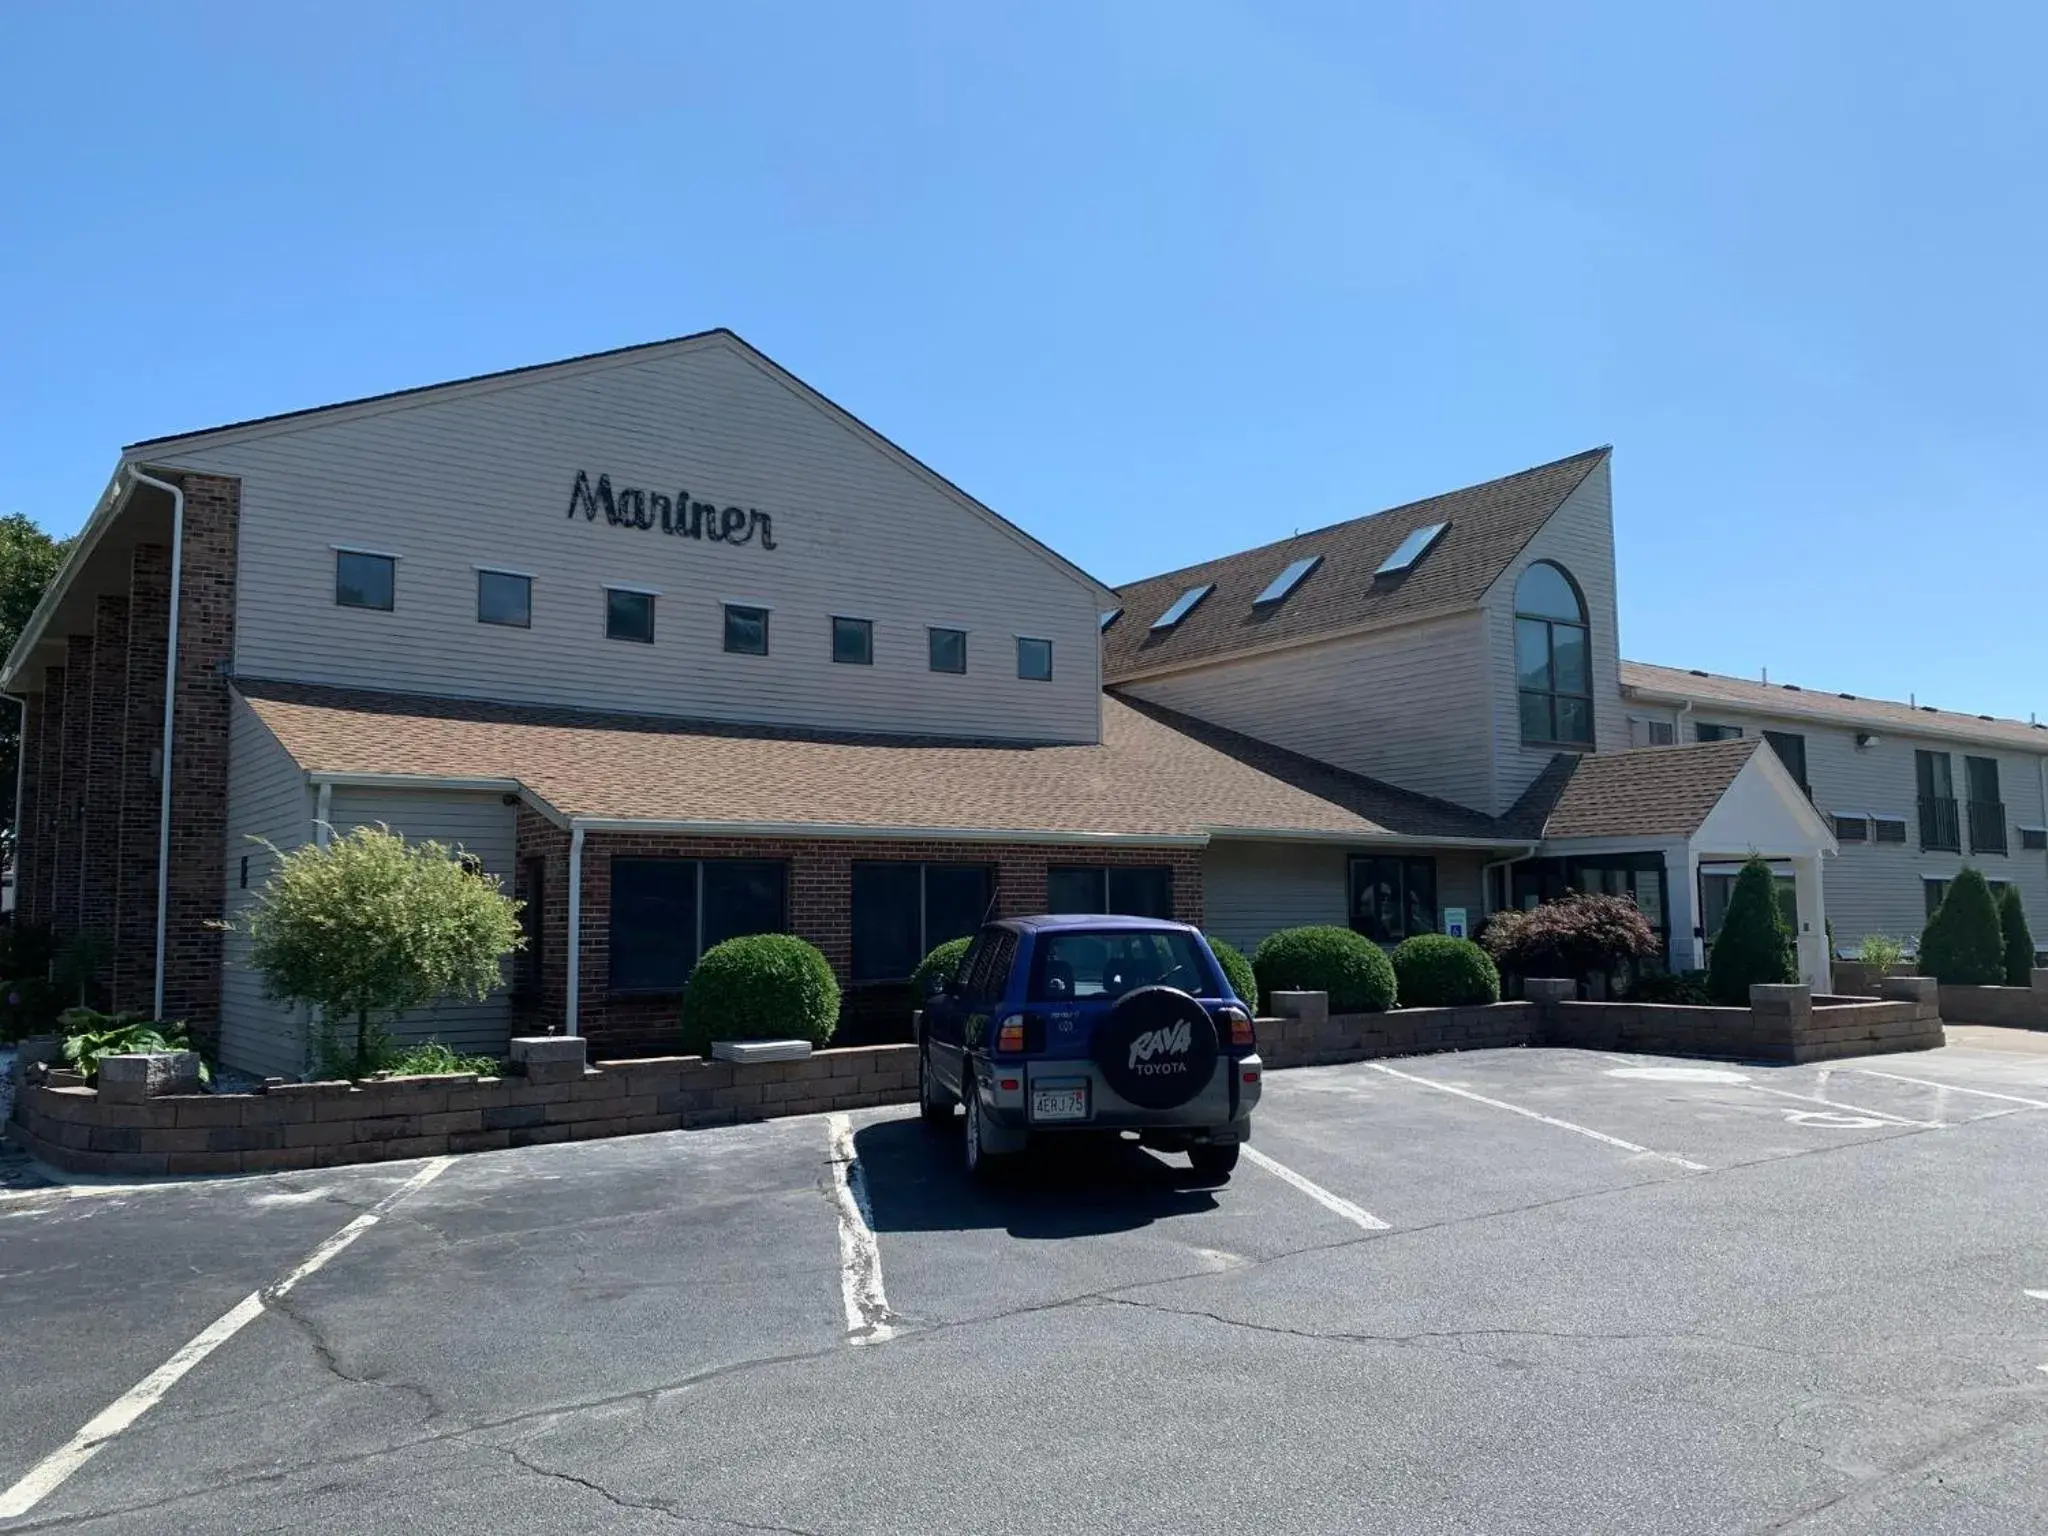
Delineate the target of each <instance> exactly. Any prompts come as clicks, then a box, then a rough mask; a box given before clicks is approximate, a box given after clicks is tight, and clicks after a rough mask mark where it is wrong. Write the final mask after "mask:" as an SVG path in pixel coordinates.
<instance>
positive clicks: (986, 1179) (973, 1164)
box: [960, 1081, 1004, 1184]
mask: <svg viewBox="0 0 2048 1536" xmlns="http://www.w3.org/2000/svg"><path fill="white" fill-rule="evenodd" d="M960 1102H961V1103H962V1104H963V1105H965V1106H966V1109H967V1123H966V1126H965V1128H964V1130H963V1132H962V1134H961V1137H960V1145H961V1149H962V1150H961V1164H962V1166H963V1167H965V1168H966V1170H967V1177H968V1178H970V1179H972V1180H974V1181H975V1182H976V1183H978V1184H989V1183H993V1182H994V1181H995V1178H996V1175H997V1173H998V1171H999V1170H1000V1169H1001V1168H1002V1166H1003V1162H1004V1160H1003V1159H1002V1158H1000V1157H997V1156H995V1155H994V1154H993V1153H990V1152H988V1151H985V1150H984V1149H983V1147H982V1144H981V1128H982V1127H981V1095H980V1094H978V1093H976V1092H975V1091H974V1084H973V1083H972V1082H971V1081H970V1082H968V1083H965V1084H963V1085H962V1092H961V1094H960Z"/></svg>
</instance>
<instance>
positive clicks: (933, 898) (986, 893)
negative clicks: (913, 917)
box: [919, 864, 995, 959]
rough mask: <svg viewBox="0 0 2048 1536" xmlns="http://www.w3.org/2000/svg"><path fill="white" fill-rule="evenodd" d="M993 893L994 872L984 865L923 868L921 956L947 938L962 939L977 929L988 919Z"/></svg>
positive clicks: (948, 865) (927, 866) (935, 865)
mask: <svg viewBox="0 0 2048 1536" xmlns="http://www.w3.org/2000/svg"><path fill="white" fill-rule="evenodd" d="M994 894H995V872H994V871H993V870H991V869H990V868H989V867H988V866H987V865H986V864H927V865H925V867H924V948H925V953H926V954H930V953H931V952H932V951H933V950H934V949H937V948H938V947H939V946H940V945H941V944H943V943H945V942H946V941H947V940H948V939H958V938H964V937H966V936H967V935H968V934H970V933H972V932H974V930H975V929H977V928H979V927H980V926H981V924H982V922H983V921H984V920H985V919H986V918H987V917H988V908H989V901H990V898H991V897H992V896H993V895H994ZM919 958H920V959H922V958H923V956H920V957H919Z"/></svg>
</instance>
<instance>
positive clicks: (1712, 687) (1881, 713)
mask: <svg viewBox="0 0 2048 1536" xmlns="http://www.w3.org/2000/svg"><path fill="white" fill-rule="evenodd" d="M1621 688H1622V692H1623V693H1624V694H1628V695H1634V696H1635V697H1638V698H1648V699H1660V700H1661V699H1679V700H1684V699H1691V700H1693V701H1694V702H1695V703H1696V704H1725V705H1726V706H1728V707H1729V708H1730V709H1740V710H1748V711H1753V712H1754V713H1756V714H1760V715H1778V716H1783V717H1785V718H1787V719H1793V720H1813V721H1817V722H1820V723H1822V724H1827V725H1836V726H1840V727H1843V728H1844V729H1853V728H1857V727H1861V728H1863V729H1866V730H1875V731H1884V730H1894V731H1911V732H1914V733H1916V734H1918V735H1923V736H1951V737H1956V738H1959V739H1961V740H1964V741H1974V742H1983V743H1986V744H1988V745H1996V746H2003V747H2012V748H2017V749H2018V750H2020V751H2022V752H2039V753H2048V725H2032V724H2029V723H2028V722H2027V721H2025V720H2004V719H1999V718H1996V717H1994V716H1991V715H1967V714H1963V713H1961V712H1960V711H1958V710H1951V709H1935V708H1934V707H1933V706H1931V705H1926V704H1921V705H1914V704H1901V703H1898V702H1896V701H1894V700H1890V699H1863V698H1858V697H1857V696H1856V695H1854V694H1850V693H1828V692H1825V691H1823V690H1821V689H1817V688H1802V687H1800V686H1799V685H1798V684H1797V683H1761V682H1751V681H1749V680H1747V679H1745V678H1740V677H1723V676H1720V675H1719V674H1717V673H1713V672H1694V671H1687V670H1685V669H1684V668H1682V667H1659V666H1652V665H1650V664H1649V663H1648V662H1641V661H1624V662H1623V663H1622V664H1621Z"/></svg>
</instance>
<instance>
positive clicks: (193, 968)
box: [164, 475, 241, 1052]
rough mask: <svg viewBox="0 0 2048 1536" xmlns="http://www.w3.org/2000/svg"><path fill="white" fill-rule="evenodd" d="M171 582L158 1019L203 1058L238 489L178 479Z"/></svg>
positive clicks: (212, 990) (213, 1017)
mask: <svg viewBox="0 0 2048 1536" xmlns="http://www.w3.org/2000/svg"><path fill="white" fill-rule="evenodd" d="M182 478H183V480H184V490H185V547H184V554H183V558H182V561H181V569H180V576H179V585H180V589H181V590H180V593H179V599H178V677H177V697H176V706H177V712H178V713H177V720H176V734H175V739H174V742H173V745H172V748H171V764H170V772H171V847H170V867H171V883H170V901H169V918H168V923H167V932H166V935H165V956H164V1013H165V1014H166V1016H168V1017H170V1018H174V1019H184V1020H186V1021H187V1022H188V1023H190V1024H191V1026H192V1033H193V1039H194V1041H195V1043H196V1044H198V1045H199V1046H200V1048H201V1049H202V1050H204V1051H207V1052H213V1051H215V1050H217V1049H218V1044H219V1033H220V986H221V947H222V939H221V935H220V933H219V932H218V931H217V930H215V929H213V928H211V927H209V926H208V924H209V923H211V922H213V921H215V920H217V919H219V917H220V916H221V915H222V912H223V909H224V907H225V905H226V899H227V866H226V859H225V849H226V841H227V777H228V706H229V694H228V679H227V671H228V665H229V663H231V661H232V660H233V657H234V646H235V540H236V534H237V529H238V526H239V523H240V518H241V484H240V482H239V481H236V480H228V479H222V478H219V477H217V476H212V475H186V476H183V477H182Z"/></svg>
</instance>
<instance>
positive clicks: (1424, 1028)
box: [1257, 992, 1542, 1068]
mask: <svg viewBox="0 0 2048 1536" xmlns="http://www.w3.org/2000/svg"><path fill="white" fill-rule="evenodd" d="M1273 1005H1274V1009H1275V1011H1276V1012H1277V1013H1280V1014H1282V1016H1281V1017H1278V1018H1270V1019H1260V1020H1259V1021H1258V1025H1257V1028H1258V1036H1259V1057H1260V1059H1261V1060H1262V1061H1264V1062H1265V1064H1266V1065H1267V1066H1268V1067H1272V1068H1282V1067H1313V1066H1322V1065H1327V1064H1330V1063H1335V1062H1344V1061H1370V1060H1372V1059H1374V1058H1375V1057H1380V1056H1421V1055H1426V1054H1428V1053H1430V1052H1433V1051H1483V1050H1498V1049H1502V1048H1505V1047H1508V1046H1516V1045H1528V1044H1530V1043H1531V1042H1532V1041H1534V1040H1535V1039H1536V1038H1537V1036H1538V1034H1539V1033H1540V1031H1541V1028H1542V1017H1541V1011H1540V1010H1539V1009H1538V1007H1537V1006H1536V1004H1534V1003H1489V1004H1486V1005H1484V1006H1479V1007H1470V1008H1397V1009H1395V1010H1394V1011H1393V1012H1392V1013H1342V1014H1335V1015H1332V1014H1331V1013H1330V1009H1329V999H1328V997H1327V996H1326V995H1325V994H1324V993H1321V992H1292V993H1290V992H1281V993H1276V994H1275V995H1274V998H1273Z"/></svg>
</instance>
